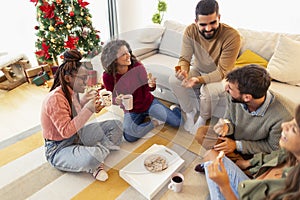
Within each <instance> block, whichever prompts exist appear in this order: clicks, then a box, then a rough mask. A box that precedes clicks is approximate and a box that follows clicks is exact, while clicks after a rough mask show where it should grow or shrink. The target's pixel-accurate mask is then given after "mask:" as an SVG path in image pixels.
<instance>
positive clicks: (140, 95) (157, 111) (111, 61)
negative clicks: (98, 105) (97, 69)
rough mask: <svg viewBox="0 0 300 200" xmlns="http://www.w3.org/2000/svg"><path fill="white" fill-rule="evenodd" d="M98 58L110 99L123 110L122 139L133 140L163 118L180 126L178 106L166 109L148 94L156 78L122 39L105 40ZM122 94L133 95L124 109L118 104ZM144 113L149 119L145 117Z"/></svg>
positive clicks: (168, 122)
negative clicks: (105, 42) (131, 102)
mask: <svg viewBox="0 0 300 200" xmlns="http://www.w3.org/2000/svg"><path fill="white" fill-rule="evenodd" d="M101 62H102V66H103V68H104V70H105V71H104V73H103V82H104V86H105V88H106V89H107V90H109V91H111V92H112V93H113V103H114V104H117V105H120V107H121V108H123V110H124V122H123V127H124V130H123V134H124V138H125V140H127V141H128V142H134V141H137V140H138V139H140V138H142V137H143V136H144V135H146V134H147V133H148V132H150V131H151V130H152V129H153V128H154V127H156V126H158V125H160V124H162V123H165V122H166V123H167V124H169V125H171V126H173V127H179V126H180V123H181V111H180V109H179V107H176V106H172V107H170V108H171V109H169V108H168V107H166V106H165V105H164V104H162V103H161V102H160V101H159V100H158V99H156V98H155V97H154V96H153V95H152V94H151V91H154V90H155V88H156V78H154V77H152V76H151V74H149V75H148V76H147V72H146V69H145V67H144V66H143V64H142V63H141V62H139V61H138V60H137V58H136V57H135V56H134V55H133V54H132V50H131V48H130V46H129V44H128V43H127V42H126V41H124V40H118V39H117V40H112V41H110V42H108V43H107V44H106V45H105V46H104V48H103V51H102V54H101ZM125 94H130V95H132V96H133V108H132V109H131V110H126V109H125V108H124V106H123V105H122V101H121V98H122V96H123V95H125ZM147 117H150V121H146V120H145V119H146V118H147Z"/></svg>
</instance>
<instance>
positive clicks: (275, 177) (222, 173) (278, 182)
mask: <svg viewBox="0 0 300 200" xmlns="http://www.w3.org/2000/svg"><path fill="white" fill-rule="evenodd" d="M281 128H282V132H281V137H280V141H279V144H280V147H281V148H280V149H279V150H277V151H273V152H271V153H270V154H265V153H259V154H255V155H254V157H253V158H252V159H250V160H240V161H239V162H238V163H236V164H237V165H235V164H234V163H233V162H232V161H231V160H230V159H228V158H227V157H226V156H225V157H223V158H222V157H218V156H217V155H218V152H217V151H214V150H213V151H212V154H214V157H215V159H214V160H213V161H208V162H205V164H204V166H205V172H206V179H207V183H208V188H209V192H210V198H211V199H214V200H218V199H227V200H234V199H265V200H280V199H282V200H283V199H286V200H287V199H288V200H298V199H300V182H299V180H300V165H299V161H300V105H298V106H297V108H296V112H295V118H294V119H292V120H291V121H289V122H284V123H282V125H281ZM241 169H248V171H249V172H250V173H251V175H252V176H251V177H250V178H249V177H248V176H246V175H245V174H244V172H243V171H242V170H241ZM252 177H253V178H252Z"/></svg>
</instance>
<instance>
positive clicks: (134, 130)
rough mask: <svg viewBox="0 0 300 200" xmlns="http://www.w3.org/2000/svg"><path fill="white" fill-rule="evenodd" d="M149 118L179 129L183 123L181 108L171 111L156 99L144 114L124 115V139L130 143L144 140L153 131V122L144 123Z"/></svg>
mask: <svg viewBox="0 0 300 200" xmlns="http://www.w3.org/2000/svg"><path fill="white" fill-rule="evenodd" d="M147 116H150V117H154V118H156V119H158V120H160V121H163V122H165V123H167V124H169V125H170V126H173V127H179V126H180V123H181V111H180V109H179V108H177V107H176V108H174V109H173V110H170V109H169V108H168V107H166V106H165V105H164V104H162V103H161V102H160V101H159V100H157V99H156V98H154V99H153V101H152V103H151V105H150V107H149V108H148V110H146V111H145V112H143V113H134V112H128V113H125V114H124V122H123V126H124V138H125V139H126V141H128V142H135V141H137V140H138V139H140V138H142V137H143V136H144V135H146V134H147V133H148V132H150V131H151V130H152V129H154V125H153V123H152V122H151V121H148V122H144V120H145V118H146V117H147Z"/></svg>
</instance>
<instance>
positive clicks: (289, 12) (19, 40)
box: [0, 0, 300, 65]
mask: <svg viewBox="0 0 300 200" xmlns="http://www.w3.org/2000/svg"><path fill="white" fill-rule="evenodd" d="M87 1H88V2H89V3H90V5H88V8H89V9H90V12H91V14H92V15H93V18H92V20H93V25H94V27H95V28H96V29H97V30H99V31H101V33H100V37H101V39H102V40H103V41H106V40H107V39H108V38H109V27H108V15H107V0H87ZM157 2H158V0H117V3H118V10H119V16H118V18H119V26H120V32H122V31H123V32H124V31H129V30H133V29H136V28H142V27H144V26H146V25H149V24H152V21H151V18H152V15H153V14H154V12H155V11H156V6H157ZM166 2H167V6H168V11H167V13H166V15H165V16H164V19H173V20H177V21H179V22H181V23H184V24H189V23H192V22H193V21H194V18H195V16H194V15H195V14H194V12H195V6H196V4H197V2H198V1H195V0H184V1H179V0H166ZM219 4H220V13H221V21H222V22H224V23H227V24H229V25H232V26H234V27H243V28H251V29H255V30H260V31H261V30H264V31H277V32H288V33H298V34H300V25H299V24H300V12H299V3H298V0H285V1H283V0H247V1H246V0H219ZM20 8H21V9H20ZM35 9H36V8H35V6H34V4H33V3H31V2H30V1H29V0H10V1H5V4H3V6H1V7H0V19H1V23H0V24H1V32H0V53H1V52H3V51H9V52H22V53H25V54H26V55H27V56H28V57H29V58H30V61H31V63H33V65H36V59H35V55H34V52H35V46H34V45H35V40H36V36H35V33H36V31H35V30H34V26H35V25H37V23H36V18H35V15H36V10H35Z"/></svg>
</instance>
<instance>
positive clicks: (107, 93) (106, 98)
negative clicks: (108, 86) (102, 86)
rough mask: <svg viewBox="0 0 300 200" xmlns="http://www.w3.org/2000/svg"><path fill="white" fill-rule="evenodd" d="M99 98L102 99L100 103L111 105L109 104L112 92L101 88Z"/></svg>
mask: <svg viewBox="0 0 300 200" xmlns="http://www.w3.org/2000/svg"><path fill="white" fill-rule="evenodd" d="M100 98H101V101H102V105H104V106H111V104H112V92H111V91H107V90H101V91H100Z"/></svg>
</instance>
